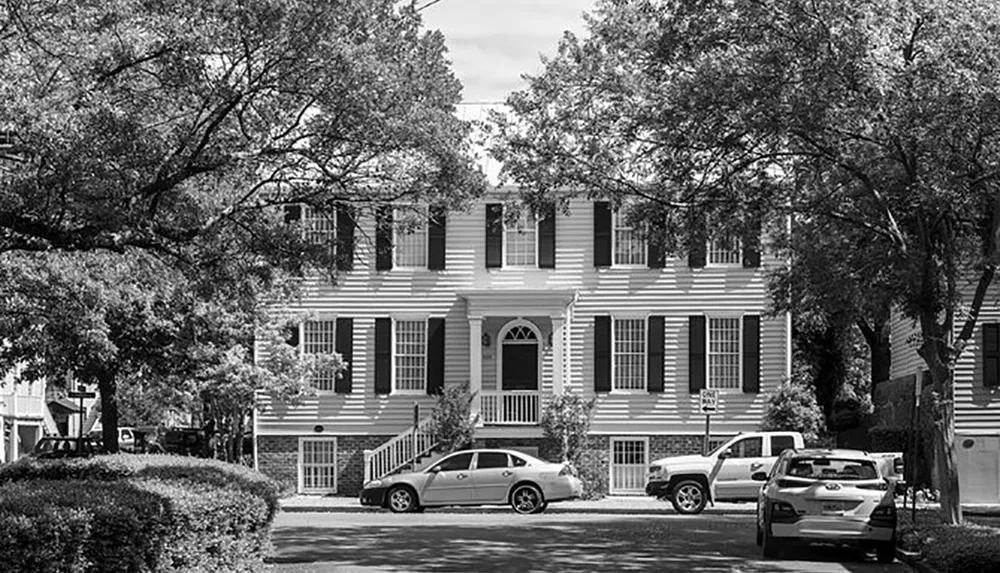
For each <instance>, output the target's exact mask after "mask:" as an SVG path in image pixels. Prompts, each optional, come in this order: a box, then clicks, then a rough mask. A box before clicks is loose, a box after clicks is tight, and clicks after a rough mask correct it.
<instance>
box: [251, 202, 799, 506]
mask: <svg viewBox="0 0 1000 573" xmlns="http://www.w3.org/2000/svg"><path fill="white" fill-rule="evenodd" d="M513 196H514V195H513V194H510V195H508V194H506V193H504V192H501V191H498V192H495V193H493V194H491V195H490V196H489V197H488V198H486V199H484V200H482V201H481V202H480V203H478V204H476V205H475V206H474V208H471V209H470V210H468V211H466V212H448V213H444V212H439V211H434V212H426V211H425V213H424V216H422V217H421V219H422V223H423V224H422V225H420V226H419V228H416V230H414V231H413V232H412V233H404V232H400V231H399V230H393V229H394V225H393V224H392V222H393V219H394V218H396V219H398V218H399V216H400V212H398V211H394V210H390V209H382V210H380V211H379V214H378V216H377V217H376V218H375V219H377V220H371V218H361V219H360V220H358V221H356V223H355V221H354V218H353V217H352V215H351V212H350V210H348V209H344V210H342V211H341V212H340V214H339V215H338V216H337V217H334V218H332V219H329V220H328V219H322V218H319V219H318V218H316V217H313V216H312V214H311V213H310V212H309V210H308V209H305V208H301V209H300V208H295V209H292V210H290V211H289V212H288V213H287V215H288V219H289V220H295V219H297V220H299V221H301V224H302V226H303V228H304V229H305V230H306V232H307V233H309V235H310V236H312V237H313V238H315V239H317V240H321V241H326V242H328V244H330V245H333V246H332V247H331V248H335V249H339V250H340V252H343V253H345V256H342V257H339V258H338V261H339V262H338V267H339V269H340V274H339V276H338V278H337V281H336V284H331V283H330V281H329V280H326V279H323V278H321V277H316V279H315V280H314V281H311V282H310V284H309V285H308V287H307V288H306V289H305V292H306V294H305V295H304V296H303V298H302V300H301V305H300V306H299V307H296V309H293V310H308V311H311V312H312V317H313V318H312V319H311V320H310V321H308V322H306V323H304V324H302V325H301V326H300V328H299V331H298V333H297V336H294V337H293V338H294V339H293V340H292V341H291V342H290V343H292V344H295V345H297V346H298V347H299V348H300V349H301V351H302V352H307V353H308V352H322V351H331V350H334V351H337V352H340V353H342V354H343V355H344V357H345V359H346V360H347V362H348V363H349V364H350V367H349V369H348V370H347V372H346V373H345V375H344V376H343V377H342V378H336V377H334V376H333V375H332V374H325V375H322V374H321V375H319V376H318V377H317V378H316V379H315V380H313V383H314V385H315V386H316V387H317V388H318V389H319V393H318V395H317V396H316V397H314V398H311V399H306V400H305V401H304V402H303V403H302V404H300V405H298V406H296V407H292V406H288V405H285V404H282V403H278V402H274V401H272V400H270V398H269V397H268V396H262V397H261V398H262V401H263V403H264V405H265V410H264V411H263V413H261V414H259V415H258V416H257V417H256V418H255V428H254V429H255V432H254V435H255V437H256V444H255V460H256V464H257V467H258V468H259V469H260V470H261V471H263V472H265V473H267V474H269V475H271V476H272V477H275V478H276V479H278V480H280V481H283V482H284V483H286V484H287V485H290V486H293V487H294V488H296V489H297V491H299V492H306V493H339V494H344V495H354V494H356V492H358V491H359V489H360V488H361V486H362V483H363V481H364V479H365V478H366V477H377V476H378V475H379V474H382V473H384V472H385V471H388V470H391V469H392V468H394V467H396V466H398V465H400V463H401V462H405V461H406V459H408V455H409V453H410V450H409V449H407V448H410V449H412V443H413V440H412V437H410V436H409V434H408V432H410V431H411V429H412V427H413V421H414V405H419V407H420V423H421V426H422V424H423V423H424V421H425V420H426V418H427V416H429V414H430V412H431V410H432V407H433V404H434V397H433V394H434V393H435V392H437V391H438V390H440V389H441V388H443V387H444V386H445V385H453V384H464V383H468V384H469V386H470V388H471V391H472V392H474V393H475V396H476V397H475V400H474V401H473V409H474V411H475V413H477V414H478V415H479V417H480V418H479V420H480V426H479V428H478V430H477V435H476V439H477V444H479V445H483V446H487V447H510V448H517V449H522V450H526V451H528V452H538V450H539V449H541V450H542V452H541V453H542V454H543V455H545V454H547V453H549V452H547V451H546V449H545V447H544V446H543V440H542V430H541V427H540V426H539V420H540V416H541V412H542V408H543V405H544V403H545V402H546V401H547V400H548V399H549V397H551V396H553V395H554V394H558V393H561V392H574V393H579V394H582V395H584V396H588V397H590V396H596V397H597V402H596V407H595V410H594V416H593V422H592V426H591V434H592V437H593V440H591V447H592V451H591V452H589V455H590V456H591V457H592V459H593V460H595V461H596V463H599V464H602V466H603V467H604V468H605V469H606V471H607V475H608V483H609V491H610V493H612V494H641V493H643V487H644V483H645V473H646V469H647V467H648V463H649V461H650V460H653V459H656V458H661V457H664V456H667V455H672V454H681V453H694V452H699V451H700V450H701V447H702V440H703V432H704V428H705V417H704V415H702V414H701V413H700V411H699V410H698V393H699V391H700V389H702V388H706V387H708V388H718V389H720V390H721V393H722V394H721V400H720V402H721V404H720V408H719V412H718V413H717V414H715V415H714V416H713V417H712V434H713V436H716V437H719V436H731V435H733V434H736V433H738V432H742V431H752V430H756V429H757V428H758V425H759V423H760V420H761V417H762V414H763V412H764V405H765V402H766V396H765V393H767V392H769V391H771V390H772V389H774V388H775V387H776V386H777V385H778V384H779V382H780V381H781V380H782V379H783V378H784V377H785V376H787V375H788V374H789V371H790V360H791V358H790V350H789V348H790V319H789V317H788V316H787V315H782V316H780V317H777V318H769V317H766V316H764V310H765V298H766V293H765V277H764V271H763V269H762V268H760V267H761V262H762V261H763V263H764V266H766V265H767V264H771V263H772V262H773V261H775V259H774V258H773V257H768V256H765V257H763V258H762V257H761V256H760V252H759V247H758V248H755V247H754V246H755V245H759V242H760V241H759V237H751V238H747V239H746V240H744V241H740V240H736V241H722V240H719V241H714V242H709V243H707V244H705V245H703V246H702V247H703V248H702V247H699V248H697V249H693V252H692V253H690V256H689V257H686V258H677V259H674V258H666V257H664V256H663V253H662V252H660V251H658V250H657V249H656V248H651V246H650V245H647V244H646V242H645V241H644V240H643V239H642V238H641V237H640V236H639V234H638V233H637V230H636V229H632V228H629V227H628V226H627V225H626V224H625V221H624V218H622V217H619V216H618V214H617V213H616V212H614V211H613V210H612V209H611V207H610V206H609V203H607V202H590V201H585V200H582V199H580V200H573V201H572V202H571V204H570V210H569V214H565V213H562V212H559V213H556V212H555V211H554V210H552V211H550V212H548V213H545V214H544V215H543V216H542V217H540V220H538V221H535V220H533V218H530V217H522V219H521V221H520V223H518V224H516V225H515V224H506V223H505V217H504V205H503V203H504V201H505V200H509V199H512V198H513ZM355 237H359V238H360V237H374V238H375V239H374V245H366V244H365V245H363V244H360V243H361V242H362V241H357V243H358V245H357V249H355V251H356V253H355V254H354V256H349V255H350V253H351V250H352V249H353V247H354V246H355V243H356V240H355ZM741 245H743V247H741ZM258 351H261V349H260V348H259V349H258ZM418 438H419V439H422V438H423V437H422V436H418ZM426 446H427V444H426V443H424V442H422V441H420V442H419V443H418V446H417V449H418V450H422V449H425V448H426ZM366 450H369V451H370V452H369V453H368V454H366V453H365V452H366ZM400 458H404V459H402V460H401V459H400ZM366 466H367V468H366Z"/></svg>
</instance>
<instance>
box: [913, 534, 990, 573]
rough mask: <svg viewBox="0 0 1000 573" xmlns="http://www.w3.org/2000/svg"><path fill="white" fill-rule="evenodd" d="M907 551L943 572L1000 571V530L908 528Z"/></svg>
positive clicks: (986, 572) (977, 572)
mask: <svg viewBox="0 0 1000 573" xmlns="http://www.w3.org/2000/svg"><path fill="white" fill-rule="evenodd" d="M902 546H903V548H904V549H907V550H910V551H916V552H919V553H920V557H921V558H922V559H923V560H924V561H925V562H926V563H927V564H928V565H930V566H931V567H933V568H934V569H936V570H937V571H939V572H940V573H997V572H1000V529H997V528H994V527H987V526H982V525H973V524H963V525H943V524H935V525H924V526H919V527H916V528H914V527H906V528H904V532H903V533H902Z"/></svg>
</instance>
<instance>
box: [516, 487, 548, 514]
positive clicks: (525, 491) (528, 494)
mask: <svg viewBox="0 0 1000 573" xmlns="http://www.w3.org/2000/svg"><path fill="white" fill-rule="evenodd" d="M544 505H545V500H544V499H542V492H541V491H540V490H539V489H538V488H537V487H535V486H533V485H531V484H524V485H519V486H517V487H516V488H514V491H513V492H512V493H511V494H510V506H511V507H512V508H514V511H516V512H517V513H521V514H528V513H538V512H539V511H542V510H544V509H545V508H544V507H543V506H544ZM539 508H541V509H539Z"/></svg>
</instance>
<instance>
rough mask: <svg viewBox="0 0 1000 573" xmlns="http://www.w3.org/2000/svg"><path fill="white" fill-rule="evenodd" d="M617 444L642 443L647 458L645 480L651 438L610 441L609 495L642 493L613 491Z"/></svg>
mask: <svg viewBox="0 0 1000 573" xmlns="http://www.w3.org/2000/svg"><path fill="white" fill-rule="evenodd" d="M616 442H642V443H643V448H644V452H643V455H644V456H645V458H646V463H645V464H643V466H644V468H643V472H642V473H643V478H645V473H646V472H645V468H648V467H649V462H650V459H649V436H611V439H609V440H608V495H632V494H636V493H642V492H640V490H624V491H616V490H614V489H612V486H613V485H614V475H615V472H614V466H615V443H616Z"/></svg>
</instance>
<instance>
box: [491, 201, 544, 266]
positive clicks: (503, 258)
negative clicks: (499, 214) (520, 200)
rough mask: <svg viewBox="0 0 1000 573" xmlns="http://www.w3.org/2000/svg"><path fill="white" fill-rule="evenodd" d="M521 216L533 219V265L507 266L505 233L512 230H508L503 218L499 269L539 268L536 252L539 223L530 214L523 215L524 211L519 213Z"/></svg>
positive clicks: (505, 220) (537, 219)
mask: <svg viewBox="0 0 1000 573" xmlns="http://www.w3.org/2000/svg"><path fill="white" fill-rule="evenodd" d="M521 214H522V216H528V215H531V216H533V217H534V219H535V264H533V265H510V264H507V231H511V230H513V229H510V228H509V227H508V226H507V219H506V217H504V218H503V219H502V221H503V232H502V234H501V236H502V237H503V241H502V242H503V247H502V248H501V249H500V250H501V251H502V252H501V259H502V260H501V262H502V265H501V267H500V268H504V269H515V270H517V269H522V270H523V269H537V268H539V267H538V255H539V252H538V243H539V241H538V224H539V223H540V222H541V221H540V220H539V218H538V217H536V216H534V215H532V214H531V213H527V214H525V211H523V210H522V211H521Z"/></svg>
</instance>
